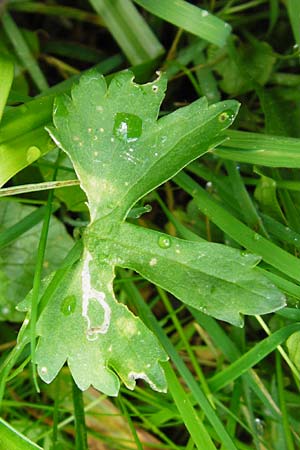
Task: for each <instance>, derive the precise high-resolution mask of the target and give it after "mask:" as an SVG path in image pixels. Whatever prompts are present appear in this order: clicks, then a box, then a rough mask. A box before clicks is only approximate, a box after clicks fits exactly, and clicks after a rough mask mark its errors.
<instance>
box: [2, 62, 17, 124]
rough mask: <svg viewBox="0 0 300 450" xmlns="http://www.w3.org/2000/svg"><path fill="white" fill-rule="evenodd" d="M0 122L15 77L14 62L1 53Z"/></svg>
mask: <svg viewBox="0 0 300 450" xmlns="http://www.w3.org/2000/svg"><path fill="white" fill-rule="evenodd" d="M0 67H1V75H0V122H1V119H2V114H3V111H4V108H5V105H6V100H7V97H8V94H9V91H10V88H11V85H12V82H13V79H14V65H13V62H12V61H11V60H10V59H9V58H7V57H6V56H4V55H1V54H0Z"/></svg>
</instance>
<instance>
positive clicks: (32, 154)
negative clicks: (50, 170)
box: [26, 145, 41, 164]
mask: <svg viewBox="0 0 300 450" xmlns="http://www.w3.org/2000/svg"><path fill="white" fill-rule="evenodd" d="M40 156H41V150H40V149H39V148H38V147H36V146H35V145H32V146H31V147H29V148H28V149H27V154H26V159H27V162H28V164H31V163H33V162H34V161H36V160H37V159H38V158H39V157H40Z"/></svg>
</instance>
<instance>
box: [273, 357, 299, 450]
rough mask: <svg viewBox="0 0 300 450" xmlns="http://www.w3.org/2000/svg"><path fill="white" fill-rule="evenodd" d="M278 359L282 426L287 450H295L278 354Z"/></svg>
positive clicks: (278, 387) (278, 388)
mask: <svg viewBox="0 0 300 450" xmlns="http://www.w3.org/2000/svg"><path fill="white" fill-rule="evenodd" d="M275 357H276V378H277V390H278V398H279V404H280V410H281V412H282V425H283V428H284V436H285V442H286V448H287V450H295V446H294V442H293V437H292V433H291V427H290V423H289V417H288V411H287V407H286V400H285V387H284V380H283V371H282V366H281V358H280V355H279V353H278V352H276V353H275Z"/></svg>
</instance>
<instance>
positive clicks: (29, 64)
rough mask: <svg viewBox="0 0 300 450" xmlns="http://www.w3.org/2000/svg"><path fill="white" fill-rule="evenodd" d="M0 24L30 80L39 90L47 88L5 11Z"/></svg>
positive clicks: (24, 43) (18, 31)
mask: <svg viewBox="0 0 300 450" xmlns="http://www.w3.org/2000/svg"><path fill="white" fill-rule="evenodd" d="M2 24H3V28H4V31H5V33H6V34H7V36H8V38H9V40H10V41H11V43H12V45H13V47H14V49H15V52H16V54H17V55H18V57H19V58H20V60H21V62H22V64H23V65H24V67H25V68H26V69H27V70H28V72H29V74H30V76H31V78H32V80H33V81H34V83H35V84H36V86H37V87H38V89H39V90H40V91H43V90H45V89H47V88H48V83H47V80H46V78H45V77H44V74H43V72H42V71H41V69H40V68H39V66H38V64H37V62H36V60H35V59H34V57H33V55H32V53H31V51H30V49H29V47H28V45H27V43H26V41H25V39H24V37H23V35H22V33H21V32H20V30H19V28H18V27H17V25H16V24H15V22H14V20H13V18H12V17H11V15H10V14H9V13H8V12H6V13H4V14H3V16H2Z"/></svg>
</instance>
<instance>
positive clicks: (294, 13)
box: [286, 0, 300, 48]
mask: <svg viewBox="0 0 300 450" xmlns="http://www.w3.org/2000/svg"><path fill="white" fill-rule="evenodd" d="M286 6H287V10H288V15H289V19H290V22H291V27H292V30H293V34H294V38H295V41H296V44H297V45H298V48H299V47H300V2H299V0H287V1H286Z"/></svg>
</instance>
